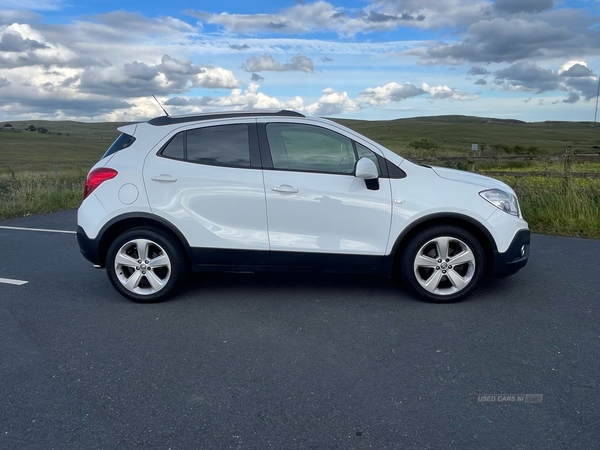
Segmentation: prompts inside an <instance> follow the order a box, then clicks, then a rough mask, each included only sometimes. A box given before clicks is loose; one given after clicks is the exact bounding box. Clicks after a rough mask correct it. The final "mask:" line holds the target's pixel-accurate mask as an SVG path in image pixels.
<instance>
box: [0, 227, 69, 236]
mask: <svg viewBox="0 0 600 450" xmlns="http://www.w3.org/2000/svg"><path fill="white" fill-rule="evenodd" d="M0 229H3V230H19V231H43V232H45V233H63V234H77V232H76V231H66V230H46V229H44V228H22V227H3V226H0Z"/></svg>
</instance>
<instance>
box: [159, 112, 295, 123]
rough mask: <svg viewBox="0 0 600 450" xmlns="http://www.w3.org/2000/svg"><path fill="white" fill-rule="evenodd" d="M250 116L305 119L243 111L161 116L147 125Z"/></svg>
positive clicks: (277, 113) (293, 113)
mask: <svg viewBox="0 0 600 450" xmlns="http://www.w3.org/2000/svg"><path fill="white" fill-rule="evenodd" d="M252 116H267V117H278V116H279V117H281V116H284V117H306V116H305V115H304V114H301V113H299V112H296V111H288V110H286V109H283V110H281V111H274V112H264V111H262V112H261V111H255V112H252V111H245V112H239V113H223V114H219V113H216V114H201V115H197V116H182V117H171V116H162V117H156V118H154V119H150V120H149V121H148V123H149V124H150V125H154V126H157V127H161V126H164V125H174V124H177V123H185V122H197V121H199V120H213V119H231V118H235V117H252Z"/></svg>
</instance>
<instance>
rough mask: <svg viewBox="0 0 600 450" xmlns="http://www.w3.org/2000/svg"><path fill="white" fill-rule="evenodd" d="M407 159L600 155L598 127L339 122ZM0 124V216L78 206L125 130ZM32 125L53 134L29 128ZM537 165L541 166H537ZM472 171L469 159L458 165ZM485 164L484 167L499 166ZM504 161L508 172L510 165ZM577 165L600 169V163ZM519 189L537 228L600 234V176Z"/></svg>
mask: <svg viewBox="0 0 600 450" xmlns="http://www.w3.org/2000/svg"><path fill="white" fill-rule="evenodd" d="M336 121H337V122H339V123H341V124H343V125H346V126H348V127H350V128H352V129H354V130H356V131H358V132H360V133H362V134H364V135H366V136H368V137H370V138H371V139H373V140H375V141H377V142H379V143H380V144H382V145H384V146H386V147H388V148H390V149H391V150H393V151H395V152H396V153H398V154H400V155H401V156H404V157H408V158H409V159H410V158H411V157H433V156H464V157H465V158H466V157H468V156H469V155H470V154H471V144H472V143H478V144H480V146H481V145H482V144H483V145H484V154H485V155H498V156H502V155H504V154H531V153H533V154H546V155H558V154H564V152H565V150H566V149H571V150H574V151H575V152H580V153H598V152H600V126H599V125H597V124H594V123H591V122H583V123H582V122H541V123H524V122H519V121H514V120H499V119H486V118H479V117H465V116H444V117H422V118H413V119H398V120H392V121H357V120H341V119H336ZM10 124H11V125H13V126H14V128H15V129H16V130H15V131H5V130H2V127H3V125H4V123H0V219H2V218H7V217H16V216H23V215H28V214H35V213H40V212H49V211H55V210H59V209H67V208H76V207H77V206H78V205H79V203H80V201H81V196H82V187H83V182H84V180H85V175H86V173H87V172H88V170H89V168H90V167H91V166H92V165H93V164H95V163H96V162H97V161H98V160H99V158H100V157H101V156H102V154H103V153H104V152H105V151H106V149H107V148H108V146H109V145H110V144H111V143H112V142H113V140H114V139H115V138H116V137H117V136H118V135H119V132H118V131H117V127H119V126H121V125H124V124H119V123H79V122H49V121H27V122H10ZM30 125H33V126H34V127H36V128H45V129H47V130H48V132H47V133H40V132H38V131H25V129H26V128H28V127H29V126H30ZM536 164H538V165H539V167H536V166H535V165H536ZM458 168H462V169H464V168H466V162H465V163H464V164H460V165H458ZM498 168H499V166H498V167H497V166H495V165H493V164H486V165H485V166H481V167H480V169H482V170H484V171H485V170H486V169H487V170H493V169H498ZM506 169H507V167H506V165H503V166H502V170H506ZM510 170H513V171H519V170H556V171H561V170H562V166H561V164H560V163H516V164H513V165H512V167H510ZM573 170H579V171H587V172H597V171H599V170H600V164H598V163H589V162H588V163H582V164H575V165H574V167H573ZM502 179H503V181H505V182H507V183H508V184H510V185H511V186H513V187H514V188H515V190H516V191H517V193H518V194H519V197H520V200H521V203H522V209H523V212H524V214H525V218H526V219H527V220H528V221H529V223H530V226H531V228H532V230H533V231H536V232H541V233H551V234H564V235H572V236H582V237H593V238H600V180H588V179H574V180H572V182H571V183H570V184H569V185H568V186H565V185H564V183H563V180H561V179H549V178H540V177H528V178H518V177H510V176H507V177H502Z"/></svg>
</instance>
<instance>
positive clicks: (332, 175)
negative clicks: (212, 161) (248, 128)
mask: <svg viewBox="0 0 600 450" xmlns="http://www.w3.org/2000/svg"><path fill="white" fill-rule="evenodd" d="M265 127H266V129H265V132H263V133H261V134H262V136H264V137H263V140H265V139H266V141H267V142H261V150H263V149H264V147H266V146H268V149H269V150H270V157H271V161H269V162H268V163H267V164H265V165H266V166H269V165H272V168H265V170H264V181H265V195H266V199H267V218H268V233H269V241H270V248H271V257H270V263H271V264H277V265H291V266H321V267H372V268H375V267H379V266H380V265H381V262H382V260H383V256H384V255H385V250H386V247H387V243H388V237H389V230H390V221H391V189H390V183H389V179H384V178H380V179H379V187H378V189H375V190H373V189H368V188H367V186H366V183H365V180H363V179H360V178H356V177H355V176H354V166H355V164H356V161H357V158H358V157H359V156H363V155H362V154H361V155H359V154H358V153H357V147H356V144H355V143H354V142H352V140H351V139H349V138H348V137H346V136H343V135H341V134H338V133H336V132H333V131H331V130H328V129H325V128H322V127H319V126H313V125H305V124H293V123H268V124H266V125H265ZM362 149H363V151H364V147H362ZM263 155H264V153H263ZM264 159H265V158H263V163H264ZM372 159H374V160H375V161H376V158H375V157H374V155H373V158H372ZM271 163H272V164H271Z"/></svg>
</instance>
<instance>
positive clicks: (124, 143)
mask: <svg viewBox="0 0 600 450" xmlns="http://www.w3.org/2000/svg"><path fill="white" fill-rule="evenodd" d="M134 142H135V138H134V137H133V136H131V135H129V134H125V133H122V134H121V136H119V137H118V138H117V140H116V141H115V142H113V143H112V145H111V146H110V147H108V150H106V153H105V154H104V155H103V156H102V158H101V159H104V158H106V157H107V156H110V155H112V154H113V153H117V152H119V151H121V150H123V149H125V148H127V147H130V146H131V144H133V143H134Z"/></svg>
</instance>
